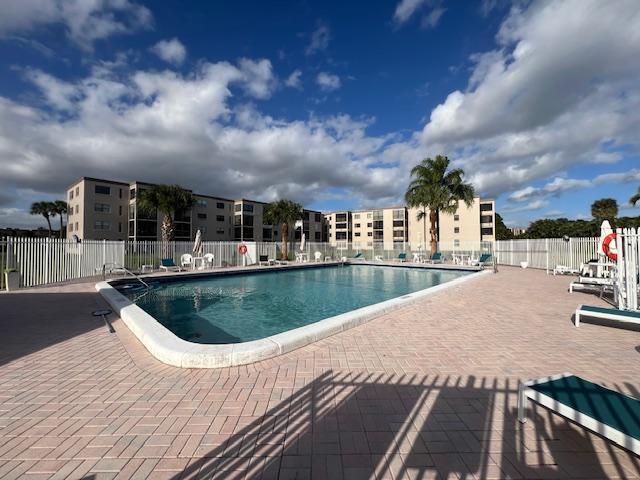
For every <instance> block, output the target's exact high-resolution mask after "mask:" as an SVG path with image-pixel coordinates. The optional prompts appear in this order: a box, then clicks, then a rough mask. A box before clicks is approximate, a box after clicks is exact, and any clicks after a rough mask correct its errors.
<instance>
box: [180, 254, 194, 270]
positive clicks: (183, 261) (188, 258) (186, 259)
mask: <svg viewBox="0 0 640 480" xmlns="http://www.w3.org/2000/svg"><path fill="white" fill-rule="evenodd" d="M180 266H182V267H191V268H193V256H192V255H191V254H190V253H184V254H183V255H182V256H181V257H180Z"/></svg>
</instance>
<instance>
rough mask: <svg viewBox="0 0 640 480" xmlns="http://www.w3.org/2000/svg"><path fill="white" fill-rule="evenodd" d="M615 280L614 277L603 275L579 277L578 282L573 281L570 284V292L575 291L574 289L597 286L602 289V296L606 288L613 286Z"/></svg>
mask: <svg viewBox="0 0 640 480" xmlns="http://www.w3.org/2000/svg"><path fill="white" fill-rule="evenodd" d="M614 286H615V281H614V280H613V279H612V278H603V277H578V281H577V282H571V283H570V284H569V293H573V291H574V290H576V289H578V290H581V289H584V288H587V289H588V288H597V289H599V290H600V298H602V297H603V296H604V291H605V289H606V288H609V287H610V288H613V287H614Z"/></svg>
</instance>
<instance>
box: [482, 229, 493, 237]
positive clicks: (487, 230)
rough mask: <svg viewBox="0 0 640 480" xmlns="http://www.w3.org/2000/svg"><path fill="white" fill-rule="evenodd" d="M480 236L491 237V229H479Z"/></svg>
mask: <svg viewBox="0 0 640 480" xmlns="http://www.w3.org/2000/svg"><path fill="white" fill-rule="evenodd" d="M480 230H481V233H482V235H493V227H486V228H482V229H480Z"/></svg>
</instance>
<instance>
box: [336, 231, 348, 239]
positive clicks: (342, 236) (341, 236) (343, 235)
mask: <svg viewBox="0 0 640 480" xmlns="http://www.w3.org/2000/svg"><path fill="white" fill-rule="evenodd" d="M346 239H347V232H336V240H346Z"/></svg>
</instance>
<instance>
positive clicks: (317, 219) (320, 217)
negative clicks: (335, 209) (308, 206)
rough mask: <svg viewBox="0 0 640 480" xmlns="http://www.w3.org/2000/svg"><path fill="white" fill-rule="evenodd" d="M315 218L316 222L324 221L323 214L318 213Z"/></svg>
mask: <svg viewBox="0 0 640 480" xmlns="http://www.w3.org/2000/svg"><path fill="white" fill-rule="evenodd" d="M315 219H316V222H321V221H322V214H320V213H316V215H315Z"/></svg>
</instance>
